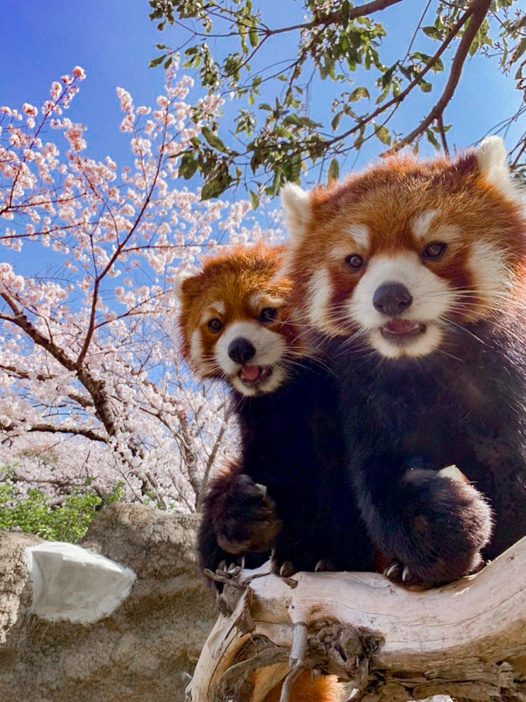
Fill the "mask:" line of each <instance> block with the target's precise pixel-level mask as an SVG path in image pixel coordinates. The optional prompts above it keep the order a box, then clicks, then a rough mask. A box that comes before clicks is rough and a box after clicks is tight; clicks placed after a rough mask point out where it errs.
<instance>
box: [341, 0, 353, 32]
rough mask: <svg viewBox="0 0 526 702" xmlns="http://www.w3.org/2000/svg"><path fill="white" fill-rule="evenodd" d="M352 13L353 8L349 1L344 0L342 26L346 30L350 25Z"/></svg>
mask: <svg viewBox="0 0 526 702" xmlns="http://www.w3.org/2000/svg"><path fill="white" fill-rule="evenodd" d="M350 11H351V6H350V4H349V0H344V1H343V2H342V25H343V28H344V29H345V28H346V27H347V25H348V24H349V13H350Z"/></svg>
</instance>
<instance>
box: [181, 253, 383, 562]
mask: <svg viewBox="0 0 526 702" xmlns="http://www.w3.org/2000/svg"><path fill="white" fill-rule="evenodd" d="M282 256H283V250H282V249H279V248H272V247H268V246H264V245H258V246H256V247H244V248H243V247H238V248H235V249H229V250H227V251H226V252H224V253H222V254H220V255H218V256H216V257H214V258H209V259H208V260H205V262H204V265H203V269H202V271H201V272H199V273H197V274H196V275H193V276H191V277H189V278H187V279H185V280H183V282H182V284H181V286H180V294H179V296H180V299H181V312H180V328H181V334H182V340H183V347H182V348H183V355H184V357H185V358H186V359H187V361H188V362H189V364H190V366H191V368H192V369H193V370H194V372H195V373H196V374H197V375H198V376H200V377H202V378H211V379H216V380H220V381H223V382H226V383H227V384H228V385H229V387H230V390H231V398H232V408H233V411H234V413H235V415H236V417H237V420H238V423H239V428H240V432H241V445H240V459H239V463H238V464H237V465H236V466H234V467H233V468H231V469H230V470H228V471H226V472H224V473H223V474H221V475H219V476H218V477H217V478H215V479H214V480H213V481H212V484H211V487H210V489H209V491H208V494H207V496H206V498H205V500H204V508H203V515H202V522H201V528H200V530H199V538H198V552H199V561H200V565H201V568H203V569H204V568H207V569H210V570H212V571H214V570H216V568H217V566H218V565H219V563H220V562H221V561H226V562H227V563H228V562H232V561H233V560H234V559H233V555H235V556H240V555H245V554H250V553H254V552H258V551H259V552H268V551H269V550H270V549H271V548H272V549H273V559H272V565H273V570H274V571H275V572H279V573H281V574H283V575H292V574H293V573H294V572H296V571H299V570H310V571H313V570H315V569H317V567H318V568H319V567H323V568H325V569H327V568H331V569H334V570H362V571H363V570H371V569H372V557H373V552H372V545H371V543H370V541H369V539H368V537H367V536H366V533H365V529H364V526H363V524H362V522H361V519H360V518H359V515H358V508H357V505H356V504H355V501H354V498H353V493H352V486H351V485H350V483H349V481H348V479H347V475H346V470H345V458H344V444H343V435H342V432H341V421H340V415H339V409H338V389H337V385H336V379H335V377H334V374H332V373H331V372H328V371H327V370H326V368H325V367H324V366H323V365H320V364H319V363H318V362H317V361H316V360H313V359H310V358H309V357H308V354H306V351H305V348H304V345H303V341H302V340H303V338H304V334H303V332H304V330H303V329H302V328H301V329H298V327H296V325H295V324H294V323H293V322H292V320H291V317H290V308H289V304H288V299H289V296H290V294H291V282H290V281H289V280H287V279H285V278H281V277H280V276H279V275H278V272H279V269H280V266H281V265H282V263H283V260H282ZM260 485H264V486H265V487H266V490H267V494H268V496H267V495H264V494H263V493H262V492H261V490H260ZM269 497H270V498H271V501H269Z"/></svg>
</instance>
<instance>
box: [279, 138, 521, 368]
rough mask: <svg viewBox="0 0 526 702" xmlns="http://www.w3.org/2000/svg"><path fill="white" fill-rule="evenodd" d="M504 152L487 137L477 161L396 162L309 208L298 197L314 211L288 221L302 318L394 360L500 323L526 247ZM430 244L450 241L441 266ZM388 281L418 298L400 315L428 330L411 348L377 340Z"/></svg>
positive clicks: (335, 188)
mask: <svg viewBox="0 0 526 702" xmlns="http://www.w3.org/2000/svg"><path fill="white" fill-rule="evenodd" d="M491 149H493V152H495V151H496V153H493V152H492V151H491ZM499 149H500V147H499V145H498V143H497V142H495V141H490V144H489V146H487V145H483V147H481V155H480V156H478V154H477V153H476V152H467V153H465V154H463V155H461V156H460V157H459V158H457V159H456V160H454V161H453V162H450V161H448V160H446V159H436V160H434V161H429V162H424V163H420V162H418V161H416V160H415V159H414V158H413V157H411V156H408V155H406V156H399V157H396V158H393V159H388V160H386V161H384V162H382V163H380V164H379V165H375V166H373V167H371V168H369V169H367V170H366V171H365V172H363V173H359V174H356V175H353V176H351V177H350V178H348V179H347V180H344V181H342V182H341V183H338V184H334V185H331V186H329V187H320V188H316V189H315V190H314V191H313V192H312V193H311V194H310V198H309V200H308V201H306V200H305V198H301V197H299V196H298V195H296V197H295V199H294V206H296V207H298V206H301V207H303V208H304V209H306V210H307V211H306V212H304V213H303V215H301V216H300V214H299V213H296V214H294V216H293V215H292V214H290V213H289V215H288V219H289V221H291V220H292V221H294V222H295V227H294V230H293V231H291V238H292V242H291V247H290V254H289V258H288V262H287V268H286V270H287V273H288V274H289V275H290V276H291V277H292V278H293V279H294V282H295V287H294V291H293V299H292V303H293V305H294V306H295V307H296V308H298V309H301V310H303V313H304V315H303V319H304V321H309V322H310V323H311V324H312V325H313V326H314V327H315V328H316V329H318V330H319V331H321V332H322V333H325V334H328V335H330V336H334V335H336V334H337V335H340V336H344V337H350V336H353V335H355V336H358V337H359V338H360V340H361V342H362V343H365V344H367V345H369V346H371V348H372V349H374V350H375V351H377V352H378V353H379V354H380V355H381V356H385V357H388V358H397V357H401V356H415V357H421V356H426V355H427V354H429V353H431V352H432V351H434V350H435V349H437V348H440V347H444V348H447V342H448V330H450V329H451V328H452V327H453V325H455V324H460V325H464V324H473V323H477V322H479V321H481V320H483V319H488V318H491V317H492V316H494V314H495V309H497V310H500V309H501V308H502V305H503V299H507V297H508V296H509V293H510V291H511V290H515V289H516V287H517V280H518V278H519V277H520V276H521V274H522V271H523V258H524V253H525V241H526V240H525V237H524V229H523V224H522V218H521V203H520V196H519V194H518V192H517V191H516V188H515V186H514V185H513V183H512V182H511V179H510V178H509V175H508V174H507V171H506V168H505V165H504V166H503V165H502V164H501V162H500V161H499V158H500V151H499ZM479 161H480V162H479ZM495 179H496V180H495ZM506 179H507V180H506ZM503 193H504V194H503ZM300 223H303V224H300ZM353 232H354V233H355V234H354V236H353ZM431 242H444V243H445V244H447V250H446V252H445V255H444V256H443V258H441V259H440V260H437V261H433V260H426V258H425V257H424V250H425V248H426V246H427V245H428V244H429V243H431ZM351 254H359V255H360V256H362V258H363V259H364V261H365V265H364V266H363V268H361V269H360V270H359V271H357V272H354V271H352V270H350V269H349V267H348V265H347V264H346V262H345V259H346V257H347V256H349V255H351ZM319 281H322V284H321V285H320V282H319ZM386 282H401V283H403V284H405V285H406V286H407V287H408V289H409V291H410V293H411V294H412V296H413V304H412V305H411V307H410V308H409V309H407V310H406V311H405V312H404V313H403V314H402V315H400V318H401V319H408V320H411V321H415V322H421V323H424V324H426V325H427V327H426V329H425V331H423V333H422V335H421V336H417V337H415V339H414V341H412V342H410V341H407V343H404V344H403V345H396V344H393V343H391V340H389V339H387V340H386V339H385V338H383V336H382V335H381V333H380V329H381V327H382V325H383V324H385V322H386V321H387V320H386V317H385V316H384V315H382V314H380V313H378V312H377V311H376V310H375V309H374V307H373V303H372V299H373V295H374V292H375V290H376V289H377V287H378V286H379V285H381V284H382V283H386Z"/></svg>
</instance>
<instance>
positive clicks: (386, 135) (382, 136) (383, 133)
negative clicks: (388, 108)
mask: <svg viewBox="0 0 526 702" xmlns="http://www.w3.org/2000/svg"><path fill="white" fill-rule="evenodd" d="M374 135H375V136H376V137H377V138H378V139H379V140H380V141H381V142H382V144H387V146H389V144H390V143H391V133H390V132H389V130H388V129H387V127H378V128H377V129H375V131H374Z"/></svg>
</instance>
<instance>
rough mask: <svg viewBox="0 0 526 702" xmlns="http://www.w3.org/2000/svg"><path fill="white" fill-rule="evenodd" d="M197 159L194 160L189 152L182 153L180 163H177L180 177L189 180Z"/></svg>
mask: <svg viewBox="0 0 526 702" xmlns="http://www.w3.org/2000/svg"><path fill="white" fill-rule="evenodd" d="M197 165H198V164H197V161H194V159H193V158H192V154H191V153H186V154H183V155H182V157H181V163H180V164H179V169H178V171H177V173H178V175H179V177H180V178H184V179H185V180H190V178H191V177H192V176H193V175H194V174H195V172H196V171H197Z"/></svg>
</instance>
